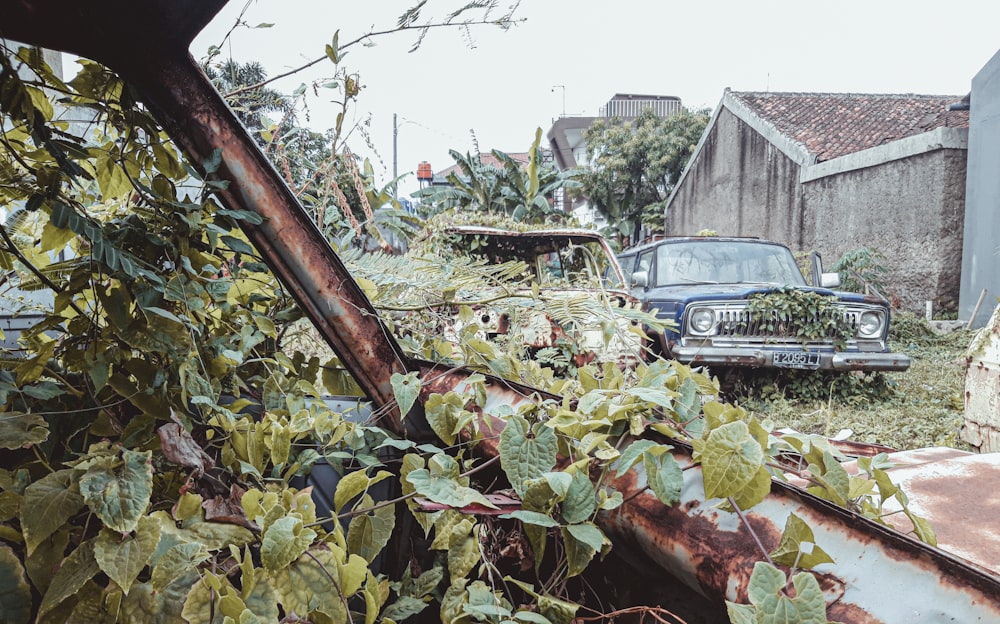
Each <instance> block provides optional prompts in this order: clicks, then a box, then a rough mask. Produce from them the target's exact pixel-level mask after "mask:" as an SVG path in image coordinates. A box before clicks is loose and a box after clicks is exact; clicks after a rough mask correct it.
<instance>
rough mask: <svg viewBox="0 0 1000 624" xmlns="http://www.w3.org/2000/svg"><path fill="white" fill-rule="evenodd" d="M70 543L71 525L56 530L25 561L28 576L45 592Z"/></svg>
mask: <svg viewBox="0 0 1000 624" xmlns="http://www.w3.org/2000/svg"><path fill="white" fill-rule="evenodd" d="M68 545H69V527H68V526H67V527H66V528H65V529H63V530H61V531H56V532H55V533H53V534H52V535H50V536H49V537H48V538H47V539H45V540H44V541H42V543H41V544H39V545H38V547H37V548H35V551H34V552H33V553H31V554H30V555H29V556H28V558H27V559H26V560H25V561H24V567H25V568H26V569H27V571H28V578H30V579H31V582H32V583H33V584H34V585H35V587H36V588H37V589H38V591H39V593H42V594H44V593H45V592H46V591H47V590H48V588H49V583H51V582H52V571H53V570H55V569H56V568H58V567H59V564H60V563H61V562H62V560H63V557H64V556H65V554H66V546H68Z"/></svg>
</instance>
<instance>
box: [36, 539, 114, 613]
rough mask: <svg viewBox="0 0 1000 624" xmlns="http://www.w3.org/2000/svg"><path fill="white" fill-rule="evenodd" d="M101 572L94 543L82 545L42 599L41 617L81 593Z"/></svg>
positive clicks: (64, 563)
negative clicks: (95, 554)
mask: <svg viewBox="0 0 1000 624" xmlns="http://www.w3.org/2000/svg"><path fill="white" fill-rule="evenodd" d="M100 571H101V568H100V566H98V565H97V560H95V559H94V541H93V540H89V541H86V542H84V543H82V544H80V546H79V547H77V548H76V549H75V550H73V552H71V553H70V554H69V556H68V557H66V559H64V560H63V562H62V565H61V566H59V570H58V571H57V572H56V575H55V577H54V578H53V579H52V583H51V584H49V589H48V591H46V592H45V596H44V597H43V598H42V605H41V606H40V607H39V609H38V615H39V617H41V616H43V615H45V614H46V613H48V612H49V611H51V610H52V609H54V608H55V607H57V606H59V605H60V604H61V603H62V602H63V601H64V600H66V599H67V598H69V597H70V596H72V595H73V594H75V593H76V592H77V591H79V589H80V588H81V587H83V586H84V585H85V584H86V583H87V581H89V580H90V579H92V578H94V575H95V574H97V573H98V572H100Z"/></svg>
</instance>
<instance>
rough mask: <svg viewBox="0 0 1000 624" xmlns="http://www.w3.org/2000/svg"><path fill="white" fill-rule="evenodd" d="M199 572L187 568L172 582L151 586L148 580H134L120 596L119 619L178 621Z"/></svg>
mask: <svg viewBox="0 0 1000 624" xmlns="http://www.w3.org/2000/svg"><path fill="white" fill-rule="evenodd" d="M197 582H198V574H197V573H195V572H189V573H187V574H186V575H184V576H181V577H179V578H178V579H177V580H175V581H174V582H173V583H170V584H169V585H168V586H166V587H164V588H162V589H160V590H156V591H154V590H153V587H152V585H150V584H149V583H135V584H133V585H132V590H131V591H130V592H129V594H128V596H126V597H125V598H124V599H123V600H122V604H121V616H120V618H119V621H120V622H125V623H127V624H140V623H141V624H181V623H182V622H186V620H184V619H183V618H181V610H182V609H183V608H184V603H185V601H186V600H187V596H188V593H189V592H190V591H191V587H192V586H193V585H194V584H195V583H197Z"/></svg>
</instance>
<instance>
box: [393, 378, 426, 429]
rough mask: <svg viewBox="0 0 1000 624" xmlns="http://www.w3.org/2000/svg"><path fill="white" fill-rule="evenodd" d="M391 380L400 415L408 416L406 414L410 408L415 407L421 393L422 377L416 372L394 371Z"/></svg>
mask: <svg viewBox="0 0 1000 624" xmlns="http://www.w3.org/2000/svg"><path fill="white" fill-rule="evenodd" d="M389 381H390V383H392V393H393V395H394V396H395V397H396V404H397V405H399V415H400V417H402V418H406V415H407V414H409V413H410V408H412V407H413V404H414V403H416V401H417V397H418V396H419V395H420V378H419V377H417V373H415V372H413V373H407V374H406V375H400V374H399V373H393V374H392V377H391V378H390V379H389Z"/></svg>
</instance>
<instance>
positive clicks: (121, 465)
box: [80, 449, 153, 533]
mask: <svg viewBox="0 0 1000 624" xmlns="http://www.w3.org/2000/svg"><path fill="white" fill-rule="evenodd" d="M151 455H152V453H151V452H150V451H146V452H136V451H131V450H128V449H123V450H122V453H121V459H118V458H117V457H102V458H99V459H97V460H95V461H94V463H93V464H92V465H91V466H90V468H89V469H88V470H87V472H86V473H85V474H84V475H83V476H82V477H81V478H80V493H81V494H83V500H84V502H86V503H87V506H88V507H90V509H91V511H93V512H94V513H95V514H97V516H98V517H99V518H100V519H101V521H102V522H104V526H106V527H108V528H109V529H112V530H114V531H118V532H121V533H127V532H130V531H134V530H135V528H136V526H137V524H138V522H139V517H140V516H141V515H142V514H143V513H145V511H146V508H147V507H148V506H149V498H150V496H151V495H152V493H153V470H152V467H151V465H150V457H151Z"/></svg>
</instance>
